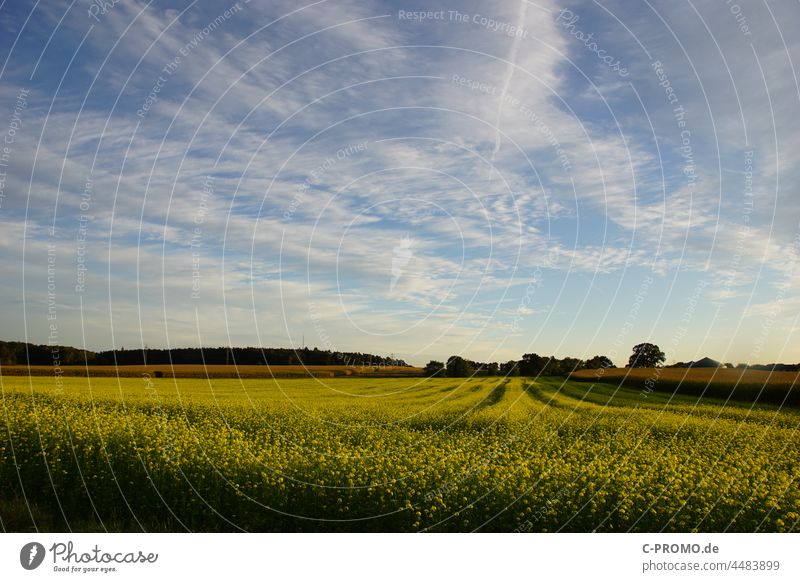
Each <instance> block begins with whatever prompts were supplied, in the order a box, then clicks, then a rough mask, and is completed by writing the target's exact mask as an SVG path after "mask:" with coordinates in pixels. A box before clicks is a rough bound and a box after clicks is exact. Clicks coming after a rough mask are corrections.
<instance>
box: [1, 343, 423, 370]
mask: <svg viewBox="0 0 800 582" xmlns="http://www.w3.org/2000/svg"><path fill="white" fill-rule="evenodd" d="M54 362H57V363H58V365H60V366H69V365H82V364H88V365H92V366H105V365H119V366H136V365H170V364H195V365H202V364H207V365H216V364H228V365H233V364H236V365H239V366H250V365H256V366H262V365H271V366H292V365H305V366H381V367H385V366H408V364H407V363H406V362H405V361H404V360H402V359H399V358H394V357H385V356H376V355H374V354H367V353H361V352H333V351H330V350H320V349H318V348H301V349H293V348H259V347H246V348H237V347H213V348H171V349H151V348H147V347H145V348H137V349H133V350H126V349H125V348H124V347H122V348H120V349H117V350H105V351H100V352H93V351H90V350H82V349H79V348H73V347H71V346H50V345H36V344H31V343H25V342H4V341H0V365H4V366H13V365H23V366H51V365H53V364H54Z"/></svg>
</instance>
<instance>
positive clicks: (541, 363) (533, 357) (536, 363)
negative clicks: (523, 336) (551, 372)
mask: <svg viewBox="0 0 800 582" xmlns="http://www.w3.org/2000/svg"><path fill="white" fill-rule="evenodd" d="M550 360H551V358H545V357H544V356H540V355H539V354H524V355H523V356H522V359H521V360H520V361H519V373H520V375H521V376H539V375H540V374H544V373H545V369H546V368H547V365H548V363H549V362H550Z"/></svg>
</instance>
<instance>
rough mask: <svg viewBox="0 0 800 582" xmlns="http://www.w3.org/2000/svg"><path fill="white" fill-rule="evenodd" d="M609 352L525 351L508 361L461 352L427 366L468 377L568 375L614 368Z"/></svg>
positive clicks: (438, 372)
mask: <svg viewBox="0 0 800 582" xmlns="http://www.w3.org/2000/svg"><path fill="white" fill-rule="evenodd" d="M613 367H614V364H613V362H612V361H611V360H610V359H609V358H607V357H606V356H594V357H593V358H590V359H588V360H580V359H578V358H561V359H559V358H557V357H555V356H540V355H539V354H525V355H523V356H522V359H520V360H510V361H508V362H504V363H499V362H488V363H487V362H474V361H472V360H468V359H466V358H462V357H461V356H450V357H449V358H447V362H446V363H445V362H440V361H436V360H431V361H430V362H428V363H427V365H426V366H425V375H426V376H447V377H450V378H464V377H468V376H566V375H568V374H571V373H572V372H575V371H577V370H585V369H599V368H613Z"/></svg>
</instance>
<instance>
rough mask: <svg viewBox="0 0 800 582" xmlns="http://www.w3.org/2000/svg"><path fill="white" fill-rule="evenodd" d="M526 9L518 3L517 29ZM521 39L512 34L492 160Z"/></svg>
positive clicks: (498, 111) (496, 148) (497, 147)
mask: <svg viewBox="0 0 800 582" xmlns="http://www.w3.org/2000/svg"><path fill="white" fill-rule="evenodd" d="M527 10H528V3H527V2H526V1H525V0H522V1H521V2H520V3H519V12H517V30H522V25H523V23H524V22H525V12H526V11H527ZM521 39H522V36H521V35H518V34H517V35H514V40H513V42H512V43H511V50H510V51H509V52H508V58H507V59H506V61H507V65H506V80H505V82H504V83H503V91H502V92H501V93H500V103H499V104H498V106H497V119H496V120H495V123H494V125H495V134H494V149H493V150H492V157H491V159H492V161H494V156H495V154H496V153H497V152H498V151H499V150H500V116H501V115H502V114H503V104H504V103H505V100H506V99H505V97H506V93H507V92H508V86H509V85H511V77H513V76H514V64H515V63H516V61H517V50H518V49H519V41H520V40H521Z"/></svg>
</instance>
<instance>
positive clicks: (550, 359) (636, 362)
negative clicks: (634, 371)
mask: <svg viewBox="0 0 800 582" xmlns="http://www.w3.org/2000/svg"><path fill="white" fill-rule="evenodd" d="M704 359H705V360H708V361H710V362H713V360H710V359H708V358H704ZM665 361H666V355H665V354H664V352H663V351H661V348H659V347H658V346H657V345H655V344H652V343H648V342H643V343H640V344H636V345H635V346H633V349H632V353H631V356H630V358H628V364H627V366H626V367H627V368H657V367H659V366H662V365H663V364H664V362H665ZM675 366H676V367H690V366H691V364H684V363H678V364H675ZM720 366H724V367H731V368H732V367H733V364H720ZM613 367H614V363H613V362H612V361H611V359H610V358H608V357H606V356H600V355H597V356H594V357H593V358H589V359H588V360H581V359H578V358H561V359H559V358H556V357H555V356H540V355H539V354H525V355H523V356H522V359H520V360H516V361H515V360H511V361H508V362H505V363H498V362H490V363H486V362H475V361H472V360H468V359H466V358H462V357H461V356H450V357H449V358H448V359H447V362H440V361H437V360H431V361H430V362H428V364H427V365H426V366H425V371H424V373H425V375H426V376H447V377H450V378H464V377H469V376H568V375H569V374H571V373H572V372H576V371H578V370H599V369H604V368H613ZM736 367H737V368H749V369H752V370H770V371H792V372H797V371H800V364H752V365H748V364H739V365H738V366H736Z"/></svg>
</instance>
